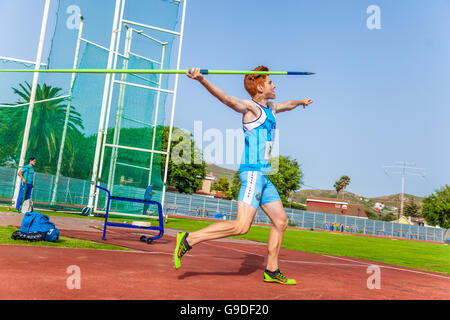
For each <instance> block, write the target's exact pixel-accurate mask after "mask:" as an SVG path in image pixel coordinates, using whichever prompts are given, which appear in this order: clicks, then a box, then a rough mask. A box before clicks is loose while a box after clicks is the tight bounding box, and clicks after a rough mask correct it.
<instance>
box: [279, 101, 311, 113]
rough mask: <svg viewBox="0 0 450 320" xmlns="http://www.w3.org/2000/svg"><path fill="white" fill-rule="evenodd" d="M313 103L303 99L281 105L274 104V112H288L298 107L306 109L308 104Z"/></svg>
mask: <svg viewBox="0 0 450 320" xmlns="http://www.w3.org/2000/svg"><path fill="white" fill-rule="evenodd" d="M313 102H314V101H313V100H311V99H303V100H288V101H285V102H281V103H275V112H276V113H279V112H284V111H290V110H293V109H295V108H297V107H298V106H303V109H304V108H306V106H308V105H309V104H311V103H313Z"/></svg>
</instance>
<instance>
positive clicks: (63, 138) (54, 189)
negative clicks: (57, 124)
mask: <svg viewBox="0 0 450 320" xmlns="http://www.w3.org/2000/svg"><path fill="white" fill-rule="evenodd" d="M83 25H84V18H83V16H80V28H79V29H78V38H77V46H76V48H75V57H74V59H73V68H74V69H76V68H77V65H78V56H79V54H80V43H81V37H82V35H83ZM75 76H76V74H75V73H72V79H71V80H70V98H69V101H68V103H67V109H66V118H65V120H64V129H63V134H62V138H61V147H60V148H59V155H58V165H57V167H56V177H55V184H54V188H53V195H52V201H51V204H52V205H54V204H55V201H56V192H57V190H58V183H59V175H60V172H61V163H62V156H63V153H64V144H65V141H66V134H67V123H68V122H69V115H70V107H71V104H72V90H73V83H74V82H75Z"/></svg>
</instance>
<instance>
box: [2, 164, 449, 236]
mask: <svg viewBox="0 0 450 320" xmlns="http://www.w3.org/2000/svg"><path fill="white" fill-rule="evenodd" d="M16 177H17V169H15V168H6V167H0V198H1V199H3V201H5V200H9V199H11V198H12V196H13V194H14V185H15V179H16ZM54 179H55V177H54V176H53V175H50V174H43V173H38V174H36V180H35V188H33V191H32V198H33V201H34V202H35V203H36V202H38V203H42V204H49V205H50V204H51V199H52V190H53V184H54ZM89 185H90V181H87V180H80V179H74V178H67V177H60V180H59V187H58V193H57V199H56V200H57V203H58V206H61V207H64V208H68V209H70V208H72V209H75V210H80V211H81V208H83V207H84V206H86V205H87V203H88V199H89ZM114 190H115V192H116V191H117V192H120V194H121V196H124V197H128V198H137V199H143V197H144V193H145V189H143V188H136V187H130V186H115V187H114ZM156 197H157V198H159V195H156ZM102 199H104V198H100V200H99V206H101V204H102V203H103V200H102ZM123 205H124V204H123V203H121V204H120V205H119V204H117V207H115V206H114V205H113V204H112V207H111V209H112V210H134V211H136V212H142V206H143V205H142V204H137V203H129V204H128V203H127V204H126V205H129V206H133V207H132V208H131V207H130V208H128V207H127V208H123V207H122V206H123ZM164 211H165V213H166V214H170V215H177V216H187V217H199V218H209V219H220V220H234V219H236V213H237V201H235V200H225V199H219V198H214V197H212V196H203V195H197V194H193V195H188V194H181V193H177V192H167V193H166V197H165V203H164ZM285 211H286V213H287V215H288V218H289V225H290V226H293V227H299V228H304V229H310V230H324V231H333V232H347V233H354V234H366V235H377V236H385V237H395V238H404V239H416V240H425V241H436V242H444V234H445V229H441V228H438V227H429V226H418V225H406V224H401V223H394V222H388V221H380V220H371V219H367V218H361V217H353V216H343V215H334V214H325V213H320V212H311V211H304V210H297V209H291V208H285ZM254 222H255V223H261V224H270V223H271V222H270V219H269V218H268V217H267V215H266V214H265V213H264V211H263V210H262V209H261V208H258V210H257V213H256V216H255V219H254Z"/></svg>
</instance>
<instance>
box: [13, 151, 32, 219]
mask: <svg viewBox="0 0 450 320" xmlns="http://www.w3.org/2000/svg"><path fill="white" fill-rule="evenodd" d="M35 165H36V158H35V157H31V158H30V159H28V164H27V165H25V166H23V168H22V169H20V170H19V173H17V175H18V176H19V178H20V179H22V181H21V183H20V191H19V196H18V197H17V201H16V209H17V210H18V211H19V212H20V207H21V206H22V204H23V202H24V201H25V200H28V199H31V191H32V190H33V188H34V166H35Z"/></svg>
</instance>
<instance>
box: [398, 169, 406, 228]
mask: <svg viewBox="0 0 450 320" xmlns="http://www.w3.org/2000/svg"><path fill="white" fill-rule="evenodd" d="M404 193H405V167H403V171H402V194H401V198H400V216H399V217H398V218H399V219H400V217H403V195H404Z"/></svg>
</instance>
